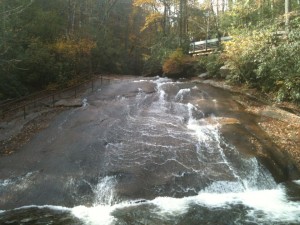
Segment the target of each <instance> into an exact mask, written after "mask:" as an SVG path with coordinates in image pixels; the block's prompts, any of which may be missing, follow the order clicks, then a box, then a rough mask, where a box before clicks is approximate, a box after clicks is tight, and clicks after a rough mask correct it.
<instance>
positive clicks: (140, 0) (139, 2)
mask: <svg viewBox="0 0 300 225" xmlns="http://www.w3.org/2000/svg"><path fill="white" fill-rule="evenodd" d="M156 4H157V2H156V0H134V1H133V5H134V6H140V7H142V6H144V5H156Z"/></svg>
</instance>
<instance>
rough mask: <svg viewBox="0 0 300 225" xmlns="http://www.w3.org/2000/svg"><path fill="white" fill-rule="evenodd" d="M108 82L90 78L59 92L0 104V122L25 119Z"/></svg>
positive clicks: (95, 77) (45, 92)
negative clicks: (58, 102) (31, 114)
mask: <svg viewBox="0 0 300 225" xmlns="http://www.w3.org/2000/svg"><path fill="white" fill-rule="evenodd" d="M109 81H110V79H108V78H107V77H103V76H102V75H99V76H92V77H90V78H89V80H86V81H83V82H81V83H79V84H76V85H73V86H71V87H68V88H65V89H62V90H59V91H41V92H38V93H34V94H31V95H28V96H25V97H22V98H18V99H15V100H12V101H9V102H6V103H3V104H0V120H6V121H7V120H12V119H14V118H17V117H23V118H24V119H25V118H26V116H27V115H28V114H29V113H32V112H39V111H42V110H43V109H46V108H49V107H54V105H55V102H56V101H58V100H61V99H68V98H77V97H78V95H79V93H80V92H82V91H83V90H85V91H86V90H87V91H88V90H90V91H91V92H93V91H94V90H96V89H97V88H99V87H101V86H102V84H103V83H108V82H109Z"/></svg>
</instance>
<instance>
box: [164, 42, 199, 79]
mask: <svg viewBox="0 0 300 225" xmlns="http://www.w3.org/2000/svg"><path fill="white" fill-rule="evenodd" d="M194 63H195V60H194V59H193V58H192V57H190V56H188V55H185V54H183V51H182V49H180V48H178V49H177V50H176V51H174V52H172V53H171V54H170V55H169V57H168V58H167V59H166V60H165V61H164V63H163V72H164V74H165V75H167V76H175V77H178V76H189V75H190V76H191V75H193V74H192V73H193V67H194Z"/></svg>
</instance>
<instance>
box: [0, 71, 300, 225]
mask: <svg viewBox="0 0 300 225" xmlns="http://www.w3.org/2000/svg"><path fill="white" fill-rule="evenodd" d="M85 98H86V100H85V101H84V103H82V106H81V107H77V108H70V109H69V110H66V111H64V112H62V113H61V114H59V115H58V116H57V117H56V118H55V120H54V121H53V122H52V123H51V124H50V126H49V127H48V128H47V129H45V130H43V131H42V132H40V133H38V134H37V135H36V136H35V137H34V138H33V139H32V140H31V141H30V142H29V143H28V144H27V145H25V146H24V147H23V148H22V149H20V150H19V151H17V152H16V153H15V154H12V155H9V156H7V157H2V158H0V210H2V211H0V223H1V224H5V223H4V222H7V223H8V224H9V223H11V224H13V223H17V222H20V221H23V222H22V223H23V224H38V222H43V223H46V224H92V225H93V224H107V225H108V224H109V225H118V224H151V225H153V224H166V225H171V224H172V225H173V224H185V225H189V224H206V223H212V224H274V223H279V224H297V223H299V222H300V204H299V200H300V197H299V190H300V185H299V181H297V180H296V181H293V180H292V179H299V171H297V169H293V168H294V167H293V166H294V164H293V161H292V160H290V159H289V158H287V157H285V156H279V157H275V156H274V155H272V154H271V149H272V152H274V151H275V150H276V146H274V145H273V144H272V142H270V141H269V140H268V139H267V138H266V136H265V135H264V133H263V132H262V131H261V129H260V128H259V126H258V125H257V124H256V119H257V116H256V115H254V114H252V113H248V112H246V111H244V108H243V107H242V106H241V105H240V104H238V103H237V102H236V101H235V100H234V98H233V97H232V95H231V94H230V93H229V92H227V91H225V90H222V89H219V88H215V87H211V86H209V85H206V84H200V83H195V82H191V81H181V82H178V81H173V80H171V79H168V78H160V77H155V78H141V79H139V78H134V79H126V80H123V81H120V80H114V81H113V82H111V83H110V84H107V85H104V86H103V87H102V88H101V90H100V91H97V92H94V93H93V94H91V95H90V96H85ZM274 149H275V150H274ZM279 158H280V160H279ZM291 170H294V171H293V174H291V172H290V171H291Z"/></svg>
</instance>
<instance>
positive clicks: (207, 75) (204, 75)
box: [198, 72, 209, 79]
mask: <svg viewBox="0 0 300 225" xmlns="http://www.w3.org/2000/svg"><path fill="white" fill-rule="evenodd" d="M198 77H199V78H201V79H208V78H209V73H208V72H206V73H201V74H200V75H199V76H198Z"/></svg>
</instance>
